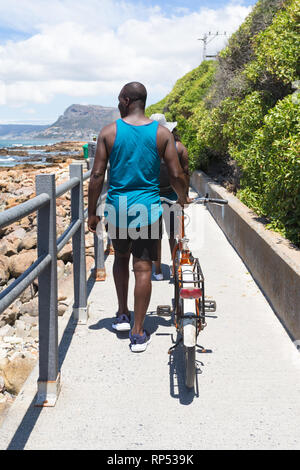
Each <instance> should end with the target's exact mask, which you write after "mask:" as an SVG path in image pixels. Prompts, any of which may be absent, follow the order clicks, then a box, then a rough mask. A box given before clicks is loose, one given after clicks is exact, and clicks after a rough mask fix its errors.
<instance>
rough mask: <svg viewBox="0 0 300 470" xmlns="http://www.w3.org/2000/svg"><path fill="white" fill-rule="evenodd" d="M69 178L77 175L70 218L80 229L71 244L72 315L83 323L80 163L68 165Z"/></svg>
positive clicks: (84, 297) (84, 264) (85, 298)
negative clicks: (78, 224)
mask: <svg viewBox="0 0 300 470" xmlns="http://www.w3.org/2000/svg"><path fill="white" fill-rule="evenodd" d="M69 168H70V178H74V177H77V178H78V179H79V181H80V183H79V184H78V185H76V186H75V187H74V188H72V189H71V218H72V222H73V221H74V220H78V219H79V220H80V221H81V226H80V229H78V230H77V232H76V233H75V234H74V236H73V237H72V245H73V279H74V305H73V316H74V319H75V320H77V322H78V323H79V324H82V325H85V324H86V323H87V319H88V308H87V287H86V260H85V230H84V205H83V175H82V164H78V163H72V164H71V165H70V167H69Z"/></svg>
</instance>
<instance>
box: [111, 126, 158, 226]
mask: <svg viewBox="0 0 300 470" xmlns="http://www.w3.org/2000/svg"><path fill="white" fill-rule="evenodd" d="M116 126H117V134H116V138H115V142H114V145H113V148H112V150H111V153H110V156H109V163H110V174H109V190H108V194H107V198H106V205H105V212H104V215H105V216H106V219H107V221H108V222H109V223H111V224H113V225H116V226H118V227H123V228H125V227H135V228H137V227H143V226H146V225H150V224H153V223H154V222H155V221H156V220H157V219H158V218H159V217H160V216H161V214H162V207H161V203H160V198H159V173H160V157H159V154H158V151H157V144H156V136H157V129H158V122H157V121H153V122H151V123H149V124H145V125H142V126H134V125H132V124H128V123H127V122H125V121H123V120H122V119H118V120H117V121H116Z"/></svg>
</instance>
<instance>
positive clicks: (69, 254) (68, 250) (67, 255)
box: [57, 243, 73, 263]
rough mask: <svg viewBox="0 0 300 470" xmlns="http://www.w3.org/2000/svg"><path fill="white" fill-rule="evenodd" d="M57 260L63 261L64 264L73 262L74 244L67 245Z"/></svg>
mask: <svg viewBox="0 0 300 470" xmlns="http://www.w3.org/2000/svg"><path fill="white" fill-rule="evenodd" d="M57 259H61V260H63V262H64V263H67V262H68V261H73V248H72V243H67V244H66V245H65V246H64V247H63V248H62V249H61V250H60V252H59V253H58V254H57Z"/></svg>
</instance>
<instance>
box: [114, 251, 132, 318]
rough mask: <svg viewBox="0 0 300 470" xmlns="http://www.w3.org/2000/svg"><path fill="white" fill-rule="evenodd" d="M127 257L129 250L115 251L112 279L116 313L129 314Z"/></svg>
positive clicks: (128, 256)
mask: <svg viewBox="0 0 300 470" xmlns="http://www.w3.org/2000/svg"><path fill="white" fill-rule="evenodd" d="M129 259H130V252H126V253H120V252H117V251H116V252H115V260H114V266H113V275H114V281H115V286H116V291H117V296H118V303H119V308H118V312H117V315H118V316H120V315H123V314H124V313H125V315H129V310H128V305H127V299H128V280H129Z"/></svg>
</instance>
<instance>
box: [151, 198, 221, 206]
mask: <svg viewBox="0 0 300 470" xmlns="http://www.w3.org/2000/svg"><path fill="white" fill-rule="evenodd" d="M160 200H161V201H162V202H167V203H168V204H176V203H177V201H172V200H171V199H168V198H167V197H164V196H162V197H161V198H160ZM207 203H211V204H223V205H224V204H228V201H227V199H215V198H212V197H196V198H195V199H194V200H193V202H191V203H190V204H189V205H190V206H191V205H192V204H207Z"/></svg>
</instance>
